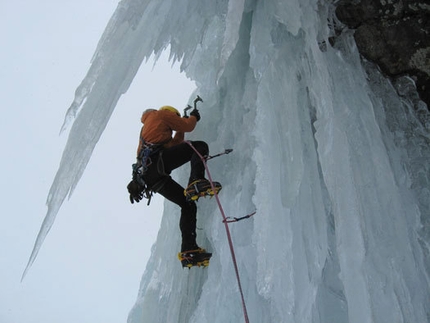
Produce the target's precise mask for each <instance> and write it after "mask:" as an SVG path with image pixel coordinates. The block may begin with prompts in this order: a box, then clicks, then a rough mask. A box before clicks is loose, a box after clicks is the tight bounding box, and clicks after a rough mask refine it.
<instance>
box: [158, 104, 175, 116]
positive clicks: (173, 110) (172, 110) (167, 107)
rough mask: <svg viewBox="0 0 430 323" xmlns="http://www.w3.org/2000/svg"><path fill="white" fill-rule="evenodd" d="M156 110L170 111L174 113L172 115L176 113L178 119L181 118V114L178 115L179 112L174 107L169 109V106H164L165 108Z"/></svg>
mask: <svg viewBox="0 0 430 323" xmlns="http://www.w3.org/2000/svg"><path fill="white" fill-rule="evenodd" d="M158 110H160V111H161V110H167V111H171V112H174V113H176V115H177V116H178V117H180V116H181V114H180V113H179V111H178V110H176V109H175V108H174V107H171V106H170V105H165V106H163V107H161V108H160V109H158Z"/></svg>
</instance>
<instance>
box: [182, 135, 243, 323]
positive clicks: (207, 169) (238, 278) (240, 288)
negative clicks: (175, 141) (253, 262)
mask: <svg viewBox="0 0 430 323" xmlns="http://www.w3.org/2000/svg"><path fill="white" fill-rule="evenodd" d="M185 142H186V143H187V144H188V145H189V146H190V147H191V148H192V149H193V150H194V151H195V153H196V154H197V156H199V157H200V159H201V160H202V162H203V165H204V166H205V169H206V174H207V175H208V178H209V181H210V183H211V186H212V190H213V191H214V192H215V199H216V201H217V204H218V207H219V210H220V212H221V215H222V217H223V223H224V227H225V231H226V233H227V239H228V243H229V245H230V253H231V258H232V260H233V265H234V270H235V272H236V279H237V284H238V286H239V292H240V297H241V299H242V308H243V315H244V317H245V323H249V319H248V311H247V310H246V304H245V297H244V296H243V291H242V284H241V282H240V276H239V269H238V266H237V261H236V255H235V253H234V248H233V240H232V239H231V234H230V229H229V227H228V221H229V220H228V218H227V217H226V216H225V213H224V209H223V207H222V205H221V202H220V200H219V197H218V194H217V193H216V190H215V187H214V185H213V180H212V176H211V174H210V171H209V168H208V165H207V163H206V159H205V157H203V156H202V155H201V154H200V153H199V152H198V151H197V149H196V148H194V146H193V145H192V144H191V143H190V142H189V141H185Z"/></svg>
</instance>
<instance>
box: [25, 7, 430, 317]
mask: <svg viewBox="0 0 430 323" xmlns="http://www.w3.org/2000/svg"><path fill="white" fill-rule="evenodd" d="M333 6H334V5H333V4H332V3H331V2H330V1H315V0H304V1H299V0H287V1H257V0H249V1H248V0H247V1H245V0H237V1H210V0H204V1H189V0H184V1H173V0H166V1H156V0H153V1H150V0H128V1H125V0H124V1H121V2H120V4H119V6H118V9H117V10H116V12H115V14H114V16H113V17H112V19H111V21H110V22H109V24H108V26H107V28H106V31H105V33H104V35H103V37H102V39H101V40H100V43H99V46H98V48H97V51H96V53H95V55H94V59H93V63H92V66H91V69H90V70H89V72H88V75H87V77H86V78H85V79H84V80H83V82H82V84H81V86H80V87H79V88H78V90H77V93H76V99H75V101H74V103H73V105H72V107H71V109H70V113H69V117H70V118H68V121H73V118H74V116H75V115H77V117H76V119H75V120H74V123H73V125H72V128H71V130H70V135H69V141H68V144H67V146H66V148H65V152H64V156H63V161H62V163H61V165H60V169H59V170H58V173H57V176H56V179H55V181H54V183H53V186H52V189H51V192H50V197H49V200H48V206H49V210H50V211H49V212H48V214H47V216H46V219H45V223H46V225H45V224H44V225H43V226H42V229H41V233H40V234H39V237H38V240H37V242H36V245H35V249H34V251H33V254H32V257H31V258H30V262H29V265H31V263H32V262H33V261H34V259H35V257H36V255H37V251H38V249H39V248H40V246H41V244H42V242H43V239H44V237H45V236H46V234H47V232H48V231H49V228H50V226H51V225H52V223H53V221H54V219H55V216H56V214H57V212H58V209H59V207H60V206H61V203H62V201H63V200H64V198H65V197H66V196H67V194H69V193H70V192H72V191H73V188H74V187H75V186H76V184H77V182H78V181H79V178H80V177H81V175H82V173H83V171H84V169H85V166H86V163H87V162H88V160H89V158H90V156H91V153H92V150H93V148H94V146H95V144H96V143H97V141H98V138H99V137H100V135H101V133H102V131H103V129H104V127H105V125H106V123H107V121H108V119H109V117H110V115H111V113H112V111H113V109H114V107H115V104H116V102H117V100H118V98H119V97H120V95H121V94H122V93H124V92H125V91H126V90H127V88H128V86H129V84H130V83H131V82H132V80H133V77H134V75H135V73H136V71H137V69H138V67H139V66H140V64H141V62H142V60H143V59H145V58H148V57H149V56H150V55H151V54H152V53H153V52H155V54H156V55H159V54H160V53H161V52H162V50H164V49H165V48H166V47H167V46H170V48H171V58H172V59H173V60H178V61H181V69H182V70H183V71H184V72H185V73H186V74H187V76H188V77H189V78H191V79H193V80H195V81H196V83H197V85H198V94H199V95H200V96H201V97H202V98H204V103H203V104H202V106H201V110H200V111H201V114H202V120H201V121H200V122H199V124H198V126H197V129H196V130H195V131H194V132H193V133H192V134H190V135H189V136H188V138H187V139H200V140H205V141H207V142H208V143H209V146H210V149H211V152H213V153H216V152H218V151H222V150H224V149H225V148H233V149H234V152H233V153H232V154H230V155H228V156H223V157H220V158H217V159H214V160H213V161H209V168H210V169H211V173H212V175H213V177H214V179H215V180H217V181H220V182H221V183H222V184H223V190H222V191H221V193H220V200H221V203H222V204H223V208H224V210H225V211H226V213H227V215H228V216H232V217H233V216H234V217H238V216H243V215H245V214H247V213H250V212H252V211H254V210H257V213H256V215H255V216H254V217H253V218H251V219H249V220H246V221H241V222H238V223H234V224H231V225H230V230H231V233H232V237H233V242H234V247H235V251H236V255H237V257H238V265H239V270H240V278H241V281H242V284H243V287H244V295H245V301H246V303H247V307H248V313H249V318H250V322H264V323H271V322H273V323H279V322H285V323H289V322H291V323H293V322H294V323H296V322H314V323H333V322H336V323H370V322H374V323H383V322H387V323H393V322H405V323H406V322H408V323H419V322H429V317H430V302H429V299H430V288H429V276H428V275H429V251H430V249H429V230H430V229H429V228H428V224H426V223H428V218H429V212H430V211H429V209H430V208H429V200H430V191H429V162H428V160H429V157H430V149H429V142H430V136H429V131H428V129H426V128H425V126H423V125H422V123H421V122H420V120H419V119H418V117H417V114H416V111H415V110H414V106H413V101H412V100H410V99H409V97H408V95H407V93H406V92H407V91H409V90H408V89H409V88H410V86H411V84H412V83H410V82H409V83H408V79H407V78H403V79H401V80H400V81H399V82H398V83H396V84H394V85H393V84H391V83H390V82H389V81H387V80H386V79H385V78H384V77H382V76H381V75H380V73H379V72H378V70H377V68H376V67H375V66H373V65H372V64H370V63H367V62H362V61H361V60H360V56H359V53H358V52H357V48H356V47H355V44H354V40H353V37H352V34H351V32H348V31H346V32H344V33H343V34H342V35H341V36H338V37H337V38H336V41H335V43H334V45H330V42H329V38H330V37H331V36H333V28H332V27H333V25H334V24H335V23H336V21H335V19H334V17H333V14H332V12H333ZM412 85H413V84H412ZM399 93H401V95H399ZM160 104H161V103H160ZM81 106H82V107H81ZM78 111H80V112H79V113H77V112H78ZM83 134H85V135H84V136H83ZM78 143H79V144H78ZM131 162H132V161H131ZM187 172H188V169H184V170H182V171H177V172H176V173H174V174H173V176H174V177H175V178H176V179H177V180H179V181H180V182H182V183H184V184H185V182H186V176H187ZM137 207H144V205H138V206H137ZM221 220H222V219H221V216H220V214H219V210H218V208H217V206H216V203H215V202H214V201H213V200H201V201H199V202H198V223H197V226H198V227H199V228H200V230H198V232H197V233H198V239H199V240H198V241H199V244H200V245H201V246H203V247H205V248H206V249H208V250H209V251H211V252H213V257H212V260H211V264H210V266H209V267H208V268H206V269H201V268H192V269H191V270H183V269H182V267H181V265H180V263H179V262H178V261H177V259H176V254H177V252H178V251H179V249H178V248H179V246H180V234H179V228H178V223H179V209H178V208H177V207H176V206H174V205H172V204H170V203H169V202H166V204H165V211H164V215H163V219H162V223H161V227H160V230H159V233H158V239H157V242H156V243H155V245H154V246H153V251H152V256H151V259H150V261H149V262H148V264H147V267H146V270H145V273H144V275H143V278H142V282H141V286H140V288H139V295H138V298H137V300H136V304H135V306H134V307H133V309H132V310H131V312H130V315H129V318H128V322H129V323H141V322H151V323H157V322H160V323H162V322H163V323H165V322H169V323H174V322H178V323H188V322H196V323H205V322H207V323H209V322H210V323H218V322H219V323H226V322H232V323H233V322H234V323H236V322H242V321H243V313H242V310H241V304H240V298H239V294H238V287H237V283H236V277H235V274H234V271H233V264H232V261H231V257H230V250H229V246H228V243H227V238H226V235H225V230H224V227H223V226H224V225H223V223H222V221H221ZM136 257H138V255H136Z"/></svg>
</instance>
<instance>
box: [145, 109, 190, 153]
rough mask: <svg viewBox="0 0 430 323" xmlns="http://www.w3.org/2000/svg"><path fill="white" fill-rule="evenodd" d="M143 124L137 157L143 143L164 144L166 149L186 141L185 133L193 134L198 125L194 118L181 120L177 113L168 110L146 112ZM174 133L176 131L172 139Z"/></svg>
mask: <svg viewBox="0 0 430 323" xmlns="http://www.w3.org/2000/svg"><path fill="white" fill-rule="evenodd" d="M141 121H142V123H143V127H142V130H141V131H140V138H139V147H138V148H137V156H139V153H140V151H141V149H142V146H143V142H144V141H145V142H146V143H151V144H164V147H166V148H168V147H172V146H174V145H177V144H180V143H181V142H182V141H183V140H184V132H191V131H193V130H194V128H195V127H196V124H197V119H196V117H194V116H190V117H189V118H181V117H180V116H178V115H177V114H176V113H174V112H172V111H168V110H152V109H151V110H146V111H145V112H143V114H142V118H141ZM173 131H176V134H175V136H174V137H173V138H172V134H173Z"/></svg>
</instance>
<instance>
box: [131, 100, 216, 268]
mask: <svg viewBox="0 0 430 323" xmlns="http://www.w3.org/2000/svg"><path fill="white" fill-rule="evenodd" d="M199 120H200V113H199V111H198V110H197V109H196V108H195V109H194V110H193V111H192V112H191V113H190V116H189V117H186V116H184V117H181V115H180V113H179V111H178V110H177V109H175V108H174V107H172V106H163V107H161V108H160V109H159V110H155V109H148V110H146V111H144V112H143V114H142V118H141V121H142V123H143V126H142V129H141V131H140V138H139V145H138V149H137V161H136V163H135V164H133V180H132V181H131V182H130V183H129V184H128V186H127V189H128V192H129V193H130V201H131V203H134V202H139V201H140V200H141V199H142V198H143V197H146V198H148V199H149V200H150V198H151V196H152V193H153V192H155V193H159V194H161V195H162V196H164V197H165V198H166V199H168V200H169V201H171V202H173V203H175V204H177V205H178V206H179V207H180V208H181V217H180V221H179V227H180V230H181V233H182V246H181V252H180V253H179V254H178V258H179V260H180V261H181V263H182V265H183V266H184V267H191V266H195V265H197V266H200V265H203V266H206V265H208V264H209V258H210V256H211V254H210V253H206V251H205V249H203V248H200V247H199V246H198V245H197V242H196V221H197V220H196V214H197V206H196V202H195V201H196V200H198V198H199V197H201V196H205V195H214V194H215V193H214V192H213V189H212V184H213V185H214V186H213V187H214V188H215V190H216V192H218V191H219V190H220V189H221V185H220V184H219V183H217V182H213V183H212V184H211V183H210V182H209V181H208V180H207V179H205V167H204V163H203V161H202V159H201V158H200V157H199V156H198V154H197V153H196V152H195V150H197V151H198V152H199V153H200V154H201V155H202V156H208V154H209V148H208V145H207V144H206V143H205V142H204V141H190V142H185V141H184V133H185V132H191V131H193V130H194V128H195V126H196V124H197V122H198V121H199ZM174 131H175V132H176V133H175V135H174V136H173V132H174ZM172 136H173V137H172ZM191 145H192V146H193V147H194V149H195V150H194V149H193V147H191ZM187 162H191V172H190V177H189V181H188V187H187V188H186V189H184V188H183V187H182V186H181V185H180V184H178V183H177V182H176V181H175V180H173V179H172V177H171V176H170V173H171V172H172V170H174V169H176V168H178V167H180V166H182V165H184V164H186V163H187ZM148 204H149V201H148Z"/></svg>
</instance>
